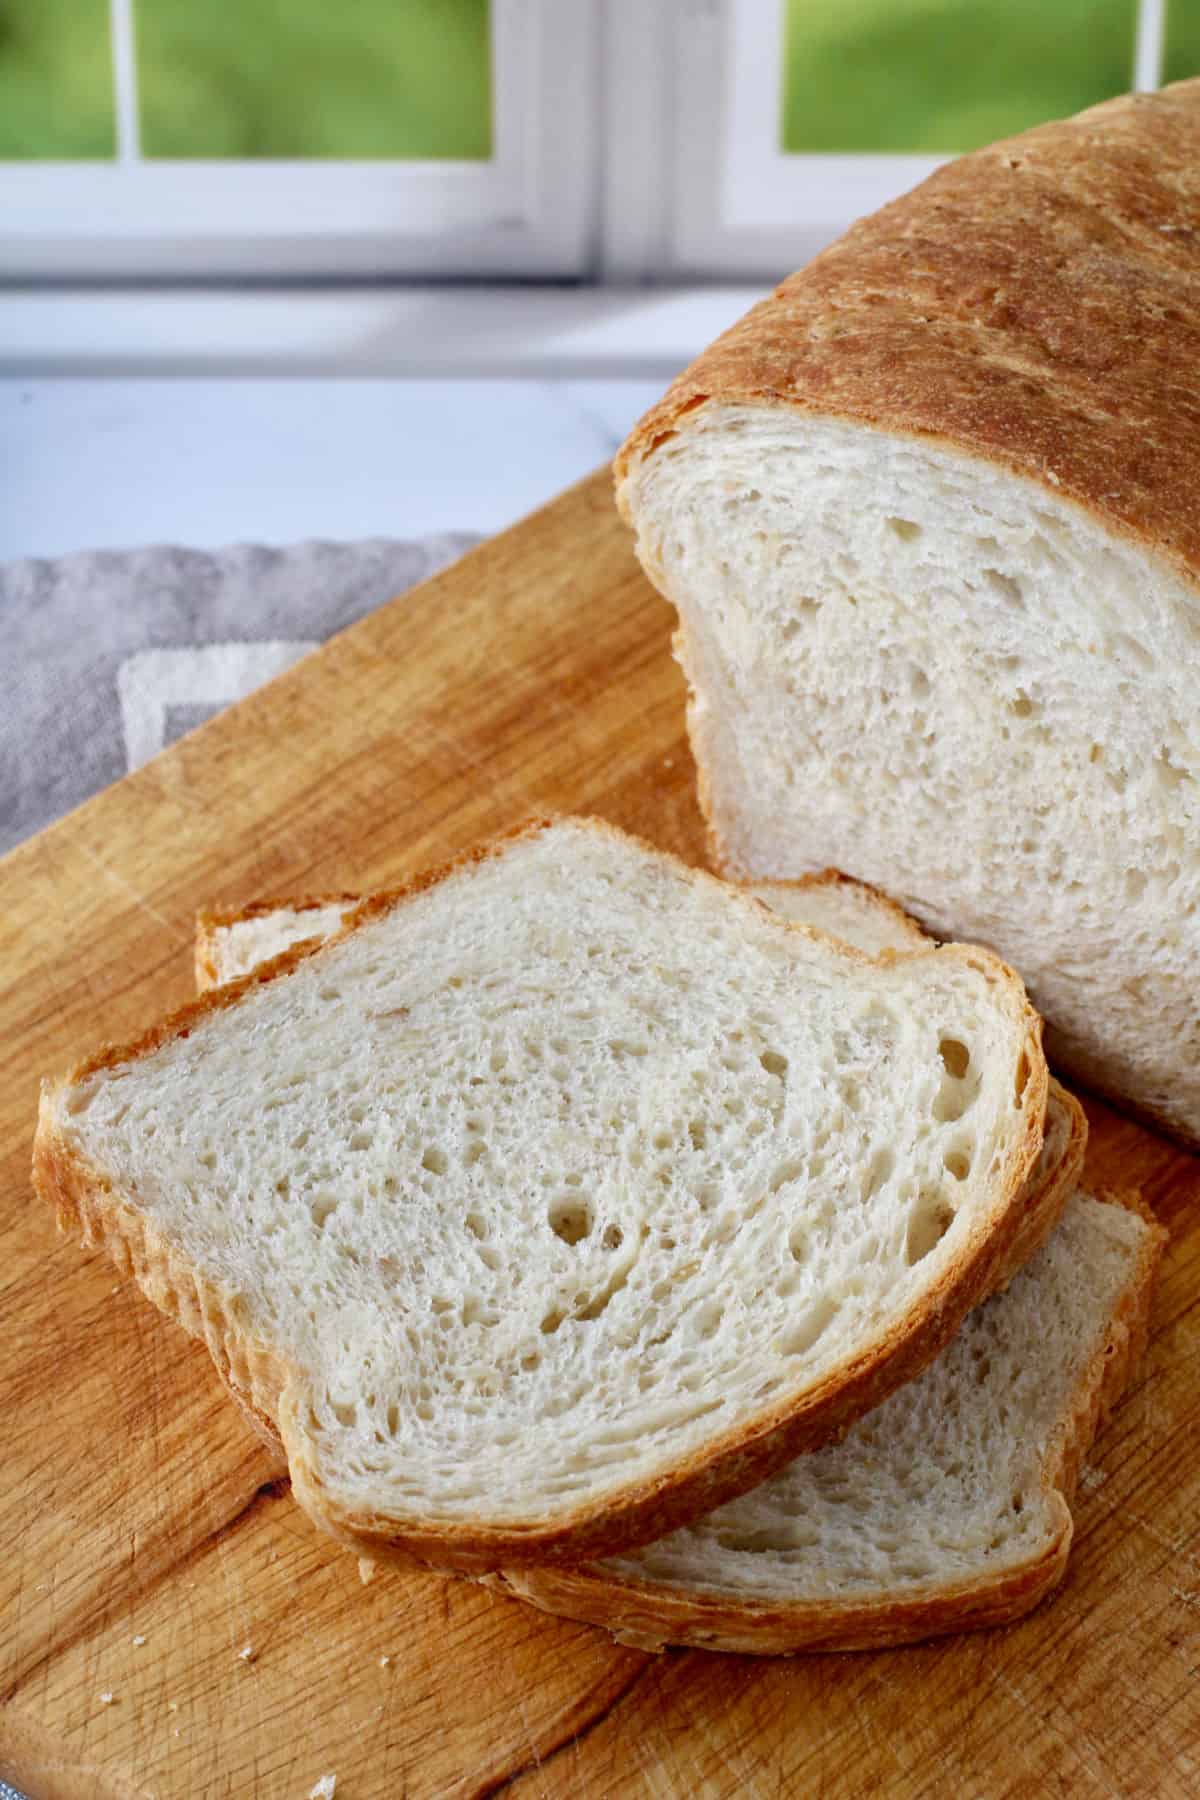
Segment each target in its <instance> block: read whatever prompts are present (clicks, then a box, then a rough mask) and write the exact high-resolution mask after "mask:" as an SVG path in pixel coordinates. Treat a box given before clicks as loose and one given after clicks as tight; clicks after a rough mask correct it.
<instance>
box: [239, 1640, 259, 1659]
mask: <svg viewBox="0 0 1200 1800" xmlns="http://www.w3.org/2000/svg"><path fill="white" fill-rule="evenodd" d="M254 1655H255V1651H254V1645H253V1644H243V1645H242V1647H241V1649H240V1650H239V1651H238V1661H239V1662H244V1663H251V1662H253V1661H254Z"/></svg>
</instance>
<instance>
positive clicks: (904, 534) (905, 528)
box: [887, 519, 921, 544]
mask: <svg viewBox="0 0 1200 1800" xmlns="http://www.w3.org/2000/svg"><path fill="white" fill-rule="evenodd" d="M887 523H888V530H889V531H890V532H891V533H892V535H893V537H898V538H899V539H900V542H901V543H902V544H911V543H915V541H916V539H917V538H919V537H920V535H921V527H920V526H919V525H918V524H917V522H916V520H915V519H889V520H888V522H887Z"/></svg>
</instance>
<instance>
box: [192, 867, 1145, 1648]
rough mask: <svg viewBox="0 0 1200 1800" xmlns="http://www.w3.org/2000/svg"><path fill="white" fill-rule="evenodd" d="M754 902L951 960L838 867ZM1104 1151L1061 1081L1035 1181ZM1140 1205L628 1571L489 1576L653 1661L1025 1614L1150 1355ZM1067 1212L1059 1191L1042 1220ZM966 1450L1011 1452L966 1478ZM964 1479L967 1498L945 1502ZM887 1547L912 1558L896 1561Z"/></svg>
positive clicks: (285, 935) (229, 950) (312, 917)
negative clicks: (1082, 1483)
mask: <svg viewBox="0 0 1200 1800" xmlns="http://www.w3.org/2000/svg"><path fill="white" fill-rule="evenodd" d="M753 891H754V893H755V894H756V896H757V897H758V898H759V899H761V900H763V901H764V902H765V903H766V904H767V905H768V906H771V907H773V908H774V909H775V910H776V911H778V912H781V913H783V914H784V915H785V916H786V917H788V918H791V919H795V920H798V921H800V922H802V923H804V924H808V925H811V926H813V927H815V928H817V929H820V930H823V931H827V932H829V933H830V934H831V935H835V936H838V937H840V938H841V939H842V940H843V941H845V942H847V943H850V944H852V945H854V946H855V947H857V948H859V949H862V950H864V951H865V952H867V953H868V954H871V955H879V954H881V953H885V952H887V951H890V950H901V951H902V950H914V949H915V950H920V949H929V948H930V947H931V946H930V941H929V939H928V938H927V937H926V936H925V934H924V933H923V932H922V930H921V928H920V927H919V926H918V925H917V924H916V923H915V922H914V921H913V920H911V919H910V918H908V917H907V915H906V914H905V913H904V912H902V911H901V909H900V908H899V907H898V906H896V905H895V904H894V903H893V902H892V901H890V900H888V899H887V898H886V896H884V895H882V894H880V893H877V892H876V891H875V890H874V889H872V888H869V887H866V886H864V885H863V884H862V883H859V882H855V881H851V880H849V879H847V878H846V877H844V876H841V875H838V874H836V873H835V872H833V871H828V870H827V871H825V872H824V873H823V874H820V875H812V876H809V877H807V878H805V879H803V880H801V881H798V882H791V883H763V884H760V885H759V886H757V887H756V888H755V889H754V890H753ZM343 899H344V897H343ZM328 905H329V903H328V902H327V901H325V900H315V901H312V900H308V901H306V900H292V901H279V902H274V903H271V902H259V903H256V904H255V905H254V906H253V907H246V908H241V909H233V908H226V909H224V910H222V911H221V912H220V913H214V912H205V913H202V914H201V915H200V916H199V917H198V919H197V957H196V961H197V970H198V976H197V979H198V981H200V982H201V984H202V985H203V984H206V983H209V982H211V981H212V980H214V979H216V978H218V977H219V976H221V975H222V974H223V975H224V978H227V979H228V978H233V977H234V976H236V975H237V974H240V973H243V972H245V971H246V970H247V969H248V968H249V967H252V966H253V962H252V958H253V955H254V953H255V951H256V950H259V949H261V950H263V951H264V952H275V951H278V950H279V949H283V948H286V947H287V946H288V944H290V943H292V942H300V941H303V940H304V939H306V938H310V937H312V936H313V935H315V933H316V930H317V929H318V928H319V926H320V923H321V919H322V916H323V910H324V909H326V908H327V907H328ZM340 916H341V915H340V911H338V912H336V914H335V921H334V922H335V923H336V919H337V918H340ZM1085 1139H1086V1122H1085V1120H1084V1116H1083V1111H1082V1108H1081V1107H1080V1106H1079V1104H1078V1102H1077V1101H1076V1100H1075V1099H1074V1098H1073V1096H1071V1095H1070V1094H1068V1093H1066V1092H1065V1091H1064V1090H1063V1089H1062V1088H1060V1087H1059V1085H1058V1083H1057V1082H1054V1081H1051V1083H1050V1097H1049V1101H1048V1103H1047V1108H1046V1135H1045V1139H1044V1142H1043V1145H1042V1150H1041V1154H1040V1156H1039V1158H1038V1164H1037V1166H1036V1168H1035V1169H1034V1171H1033V1173H1032V1174H1031V1175H1030V1177H1029V1186H1030V1187H1031V1188H1032V1187H1034V1186H1035V1184H1039V1183H1040V1185H1041V1187H1042V1188H1043V1189H1044V1190H1050V1189H1051V1188H1053V1190H1054V1191H1055V1192H1057V1193H1058V1194H1059V1195H1061V1199H1062V1201H1063V1202H1065V1200H1066V1198H1067V1195H1068V1194H1069V1193H1070V1192H1071V1190H1072V1189H1073V1188H1074V1187H1075V1185H1076V1182H1077V1180H1078V1177H1079V1174H1080V1171H1081V1168H1082V1163H1083V1152H1084V1145H1085ZM1109 1198H1110V1199H1111V1200H1112V1201H1113V1204H1120V1203H1121V1199H1122V1197H1109ZM1123 1203H1124V1205H1125V1206H1127V1207H1129V1208H1130V1209H1131V1214H1127V1213H1121V1214H1120V1215H1119V1217H1118V1218H1116V1219H1114V1218H1113V1217H1112V1216H1111V1207H1106V1206H1102V1205H1100V1204H1099V1203H1098V1202H1096V1201H1092V1200H1089V1199H1087V1198H1086V1197H1084V1196H1083V1195H1081V1194H1077V1195H1076V1196H1075V1198H1074V1200H1073V1202H1072V1204H1071V1207H1070V1212H1069V1216H1068V1218H1067V1220H1066V1221H1065V1222H1064V1224H1063V1225H1062V1226H1061V1227H1060V1228H1059V1229H1058V1230H1056V1231H1055V1234H1054V1237H1053V1239H1052V1240H1051V1244H1050V1246H1048V1247H1047V1248H1046V1249H1044V1250H1042V1251H1040V1253H1038V1254H1035V1256H1034V1260H1033V1263H1032V1265H1031V1266H1030V1267H1029V1268H1028V1269H1027V1270H1025V1271H1024V1272H1022V1273H1019V1274H1018V1275H1017V1277H1016V1281H1015V1282H1014V1284H1013V1285H1012V1286H1011V1287H1010V1288H1009V1289H1008V1291H1007V1293H1006V1294H1005V1296H1004V1297H1003V1298H1001V1297H1000V1296H996V1297H994V1298H993V1299H991V1300H989V1301H987V1302H986V1303H985V1304H984V1305H983V1306H982V1307H981V1308H978V1309H977V1310H976V1311H975V1312H974V1313H972V1314H971V1315H970V1317H969V1318H968V1320H967V1321H966V1323H965V1325H964V1326H963V1328H962V1331H961V1333H960V1335H959V1337H958V1338H957V1339H956V1340H954V1342H953V1343H952V1344H951V1345H949V1346H948V1347H947V1349H945V1350H944V1351H943V1352H942V1354H941V1355H940V1357H939V1358H938V1359H937V1361H936V1362H935V1363H933V1364H931V1365H930V1367H929V1368H928V1369H927V1370H926V1371H925V1373H924V1374H923V1375H922V1376H920V1377H918V1379H917V1381H916V1382H915V1383H914V1384H913V1385H912V1386H911V1387H910V1388H907V1389H905V1390H904V1391H903V1393H901V1394H897V1395H894V1396H893V1397H892V1398H891V1399H890V1400H888V1401H885V1402H884V1404H883V1405H882V1406H881V1407H880V1408H878V1409H877V1410H876V1411H875V1412H873V1413H871V1414H869V1415H868V1416H867V1418H866V1419H864V1420H861V1421H860V1422H859V1423H858V1424H857V1425H856V1426H854V1427H852V1429H851V1433H850V1437H849V1438H848V1439H847V1441H846V1442H845V1443H844V1444H843V1445H841V1446H839V1447H838V1448H836V1449H828V1450H824V1451H818V1452H816V1453H815V1454H813V1455H811V1456H808V1457H804V1458H801V1459H800V1460H799V1461H798V1462H796V1463H795V1464H793V1465H791V1466H790V1467H789V1468H788V1469H786V1470H784V1471H783V1472H782V1473H781V1474H779V1475H777V1476H774V1477H772V1478H770V1479H769V1480H768V1481H766V1482H765V1483H763V1485H762V1486H760V1487H758V1488H756V1489H755V1490H754V1491H753V1493H751V1494H746V1495H743V1496H742V1497H741V1498H740V1499H738V1500H735V1501H732V1502H730V1503H729V1504H728V1505H726V1506H725V1507H723V1508H721V1509H720V1510H719V1511H718V1512H717V1513H715V1514H710V1515H708V1516H707V1517H706V1518H704V1519H702V1520H700V1521H698V1522H697V1523H696V1524H695V1525H693V1526H691V1527H689V1528H685V1529H683V1530H681V1531H678V1532H676V1533H674V1534H672V1535H671V1536H669V1537H668V1538H666V1539H665V1540H660V1542H659V1543H656V1544H653V1545H650V1546H648V1547H647V1548H645V1549H644V1550H642V1551H640V1552H637V1553H636V1554H635V1555H634V1556H632V1557H630V1558H628V1559H625V1560H623V1561H610V1562H605V1563H600V1564H591V1565H588V1566H587V1567H585V1568H584V1569H581V1570H579V1571H563V1572H559V1571H549V1572H547V1571H545V1570H534V1571H530V1570H525V1571H518V1572H515V1573H511V1574H509V1575H507V1576H506V1575H503V1574H501V1575H496V1576H491V1577H488V1579H489V1580H490V1581H492V1583H493V1584H494V1585H495V1586H497V1587H498V1588H500V1589H502V1590H503V1591H506V1592H508V1593H510V1594H513V1595H515V1596H517V1597H519V1598H522V1599H526V1600H530V1601H532V1602H533V1604H535V1605H539V1606H542V1607H544V1608H545V1609H546V1610H548V1611H551V1612H561V1613H564V1614H566V1615H567V1616H570V1617H573V1618H580V1619H584V1620H587V1621H589V1622H591V1623H594V1624H599V1625H603V1626H606V1627H607V1628H608V1629H610V1630H611V1631H613V1632H614V1633H615V1634H616V1635H617V1636H618V1637H620V1638H622V1639H623V1640H624V1641H626V1642H631V1643H635V1644H638V1645H640V1646H642V1647H645V1648H651V1649H658V1648H661V1647H663V1646H664V1645H665V1644H667V1643H684V1644H693V1645H699V1646H703V1647H707V1648H714V1649H728V1650H745V1651H751V1652H755V1653H761V1654H767V1653H774V1654H778V1653H781V1652H786V1651H795V1650H802V1649H818V1648H823V1649H832V1648H842V1649H853V1648H862V1647H865V1646H867V1645H868V1644H870V1645H881V1644H897V1643H903V1642H908V1641H910V1640H912V1639H916V1638H921V1637H925V1636H929V1635H933V1634H935V1633H937V1632H939V1631H953V1630H964V1629H968V1628H970V1627H973V1626H982V1625H986V1624H999V1623H1002V1622H1004V1621H1006V1620H1009V1619H1013V1618H1016V1617H1019V1616H1020V1615H1021V1614H1022V1613H1023V1612H1026V1611H1028V1610H1029V1609H1030V1608H1032V1607H1033V1606H1035V1605H1036V1604H1037V1602H1038V1601H1039V1600H1040V1599H1041V1598H1042V1596H1043V1594H1044V1593H1046V1592H1047V1591H1048V1590H1049V1589H1050V1588H1051V1587H1053V1586H1054V1585H1056V1583H1057V1582H1058V1580H1059V1579H1060V1578H1061V1576H1062V1573H1063V1571H1064V1569H1065V1566H1066V1559H1067V1551H1068V1548H1069V1544H1070V1538H1071V1521H1070V1515H1069V1512H1067V1511H1066V1510H1065V1509H1066V1508H1067V1507H1068V1506H1069V1502H1070V1498H1071V1489H1072V1487H1073V1484H1074V1478H1075V1472H1076V1469H1077V1466H1078V1462H1079V1459H1080V1458H1081V1457H1082V1455H1083V1454H1084V1452H1085V1451H1086V1449H1087V1445H1088V1442H1089V1441H1090V1438H1091V1435H1092V1433H1093V1432H1094V1430H1095V1429H1097V1428H1098V1426H1099V1423H1100V1422H1101V1420H1102V1418H1103V1415H1104V1414H1105V1413H1106V1412H1107V1410H1108V1409H1109V1407H1110V1406H1112V1405H1113V1404H1115V1402H1116V1400H1117V1398H1118V1397H1119V1394H1120V1392H1121V1390H1122V1388H1123V1387H1124V1385H1125V1382H1126V1380H1127V1379H1128V1375H1129V1372H1130V1371H1131V1369H1132V1367H1133V1365H1134V1362H1135V1361H1136V1358H1137V1356H1138V1354H1139V1353H1140V1346H1141V1340H1142V1337H1143V1336H1144V1331H1145V1318H1146V1311H1147V1308H1148V1304H1149V1295H1150V1286H1151V1278H1152V1274H1153V1270H1154V1266H1155V1264H1156V1262H1157V1258H1158V1254H1159V1248H1160V1244H1161V1239H1162V1234H1161V1232H1158V1231H1156V1230H1155V1229H1153V1228H1151V1226H1150V1225H1149V1224H1148V1223H1147V1222H1146V1221H1145V1220H1144V1219H1143V1218H1142V1217H1140V1216H1139V1209H1138V1208H1137V1203H1136V1201H1135V1200H1134V1198H1133V1197H1131V1196H1124V1197H1123ZM1059 1210H1060V1205H1059V1203H1057V1202H1055V1201H1053V1200H1052V1201H1051V1202H1050V1204H1049V1206H1047V1205H1046V1204H1045V1202H1043V1203H1042V1205H1041V1206H1039V1207H1036V1208H1035V1209H1034V1210H1033V1213H1032V1214H1031V1216H1046V1215H1047V1214H1048V1213H1053V1214H1054V1215H1057V1213H1058V1212H1059ZM1036 1249H1037V1246H1036V1245H1031V1250H1033V1251H1036ZM1072 1258H1077V1259H1078V1261H1077V1262H1076V1264H1075V1266H1074V1268H1072ZM1064 1296H1065V1298H1064ZM1043 1321H1044V1322H1045V1327H1046V1328H1045V1329H1043ZM1110 1343H1111V1344H1112V1353H1111V1355H1110V1354H1108V1345H1109V1344H1110ZM993 1345H998V1349H997V1352H996V1354H995V1356H994V1357H992V1356H991V1346H993ZM1064 1345H1065V1346H1066V1353H1065V1355H1064V1356H1063V1357H1062V1359H1061V1360H1060V1361H1058V1362H1056V1363H1054V1362H1052V1361H1051V1359H1052V1358H1053V1357H1054V1355H1055V1353H1056V1352H1058V1351H1061V1350H1062V1349H1063V1347H1064ZM985 1359H990V1360H987V1367H986V1370H985V1368H984V1363H985ZM1043 1372H1046V1373H1047V1384H1046V1385H1045V1386H1044V1387H1039V1386H1038V1385H1037V1384H1038V1382H1039V1381H1040V1378H1041V1375H1042V1373H1043ZM1010 1376H1015V1382H1016V1387H1017V1390H1018V1391H1019V1392H1020V1391H1021V1390H1022V1389H1023V1390H1024V1392H1023V1395H1022V1397H1023V1399H1025V1400H1027V1401H1029V1402H1030V1407H1029V1412H1028V1414H1027V1415H1025V1414H1015V1415H1014V1414H1013V1413H1012V1412H1011V1411H1010V1412H1007V1413H1006V1412H1005V1407H1006V1405H1007V1403H1008V1402H1009V1401H1010V1400H1011V1393H1009V1394H1007V1395H1006V1393H1005V1387H1004V1384H1005V1382H1006V1381H1007V1380H1008V1379H1009V1377H1010ZM981 1377H982V1379H981ZM968 1409H969V1410H968ZM931 1418H933V1419H937V1420H939V1421H943V1422H945V1421H950V1422H951V1429H950V1431H949V1432H948V1433H947V1431H946V1430H945V1429H943V1430H942V1431H941V1432H940V1433H938V1432H935V1433H934V1434H933V1435H932V1437H930V1436H927V1435H925V1430H924V1428H925V1427H926V1426H927V1424H928V1421H929V1420H930V1419H931ZM956 1428H957V1429H958V1430H959V1431H960V1435H958V1436H956V1435H954V1433H955V1429H956ZM1067 1428H1069V1430H1068V1429H1067ZM964 1430H965V1433H966V1435H965V1436H964V1435H961V1433H962V1432H963V1431H964ZM865 1445H869V1453H868V1452H867V1451H865V1450H864V1446H865ZM964 1446H969V1447H970V1448H972V1449H976V1450H977V1451H978V1450H981V1449H990V1450H991V1455H990V1456H988V1457H987V1458H986V1459H985V1458H984V1457H983V1456H981V1455H979V1454H977V1455H976V1456H975V1457H974V1458H973V1459H972V1460H970V1461H969V1462H968V1461H966V1460H964V1461H963V1462H962V1463H961V1465H960V1466H959V1467H958V1468H957V1469H956V1468H955V1466H954V1464H955V1453H956V1452H962V1450H963V1449H964ZM914 1478H915V1479H914ZM914 1487H915V1490H916V1491H915V1494H914ZM948 1488H949V1489H951V1490H952V1491H953V1498H954V1501H955V1504H954V1505H953V1506H952V1507H951V1508H949V1509H945V1502H946V1498H947V1489H948ZM1018 1494H1019V1495H1020V1510H1019V1512H1014V1510H1013V1506H1014V1496H1015V1495H1018ZM1027 1494H1032V1495H1033V1499H1032V1500H1031V1501H1029V1502H1028V1503H1027V1501H1026V1495H1027ZM886 1542H890V1543H893V1544H894V1545H895V1549H894V1550H893V1551H891V1552H887V1551H883V1552H882V1553H881V1546H882V1545H883V1544H884V1543H886ZM906 1562H907V1567H906V1566H905V1564H906ZM864 1590H865V1591H864Z"/></svg>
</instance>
